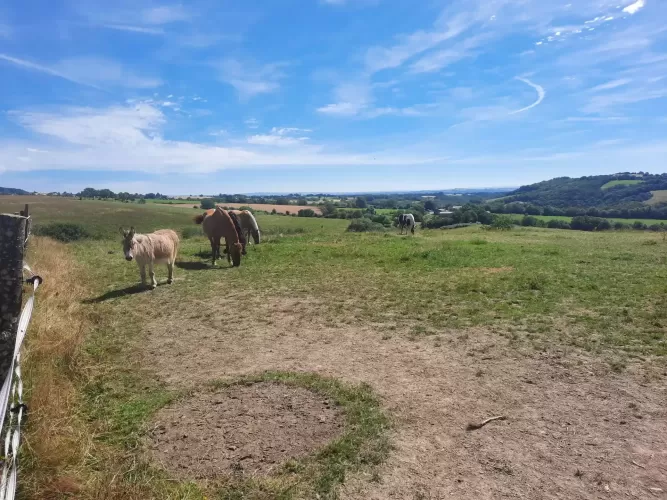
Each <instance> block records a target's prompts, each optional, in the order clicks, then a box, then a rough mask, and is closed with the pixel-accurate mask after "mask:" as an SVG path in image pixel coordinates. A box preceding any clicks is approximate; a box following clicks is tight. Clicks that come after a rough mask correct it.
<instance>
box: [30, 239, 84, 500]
mask: <svg viewBox="0 0 667 500" xmlns="http://www.w3.org/2000/svg"><path fill="white" fill-rule="evenodd" d="M29 261H30V263H31V265H32V267H33V269H34V270H35V272H37V273H38V274H40V275H41V276H42V277H43V278H44V282H43V284H42V286H41V287H40V288H39V290H38V291H37V302H36V304H37V305H36V307H35V312H34V315H33V317H32V321H31V323H30V327H29V330H28V334H27V340H26V347H25V358H24V374H25V379H26V384H27V400H28V402H29V405H30V414H29V420H28V425H27V427H26V433H25V435H24V436H25V441H24V447H23V453H24V456H23V457H22V460H23V465H24V467H23V470H24V471H25V473H23V471H22V478H21V486H22V489H23V494H24V497H25V498H31V499H39V498H53V497H54V494H57V493H70V494H72V493H76V492H78V491H79V489H80V482H79V481H80V477H79V476H80V470H81V469H82V468H83V466H84V462H85V460H86V456H87V454H88V453H89V451H90V449H91V447H92V435H91V433H90V432H89V431H88V429H87V426H86V423H85V422H84V420H83V418H82V417H81V415H80V413H79V412H78V406H79V401H78V393H77V389H76V383H75V379H76V373H77V371H78V370H77V363H78V359H79V353H80V351H81V347H82V343H83V339H84V335H85V333H86V330H87V327H88V325H87V321H86V318H85V315H84V314H83V312H82V310H81V301H80V299H81V298H82V297H83V296H84V287H83V286H82V283H83V280H81V276H80V274H79V272H78V269H77V268H76V266H75V264H74V262H73V260H72V259H71V257H69V255H68V252H67V250H66V246H65V245H64V244H62V243H57V242H55V241H53V240H50V239H47V238H34V239H32V240H31V243H30V248H29Z"/></svg>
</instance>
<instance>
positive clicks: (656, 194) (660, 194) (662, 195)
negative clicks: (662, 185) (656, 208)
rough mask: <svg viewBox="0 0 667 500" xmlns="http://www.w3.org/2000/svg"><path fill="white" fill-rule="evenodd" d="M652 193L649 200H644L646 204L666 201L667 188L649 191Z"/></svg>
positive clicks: (658, 203)
mask: <svg viewBox="0 0 667 500" xmlns="http://www.w3.org/2000/svg"><path fill="white" fill-rule="evenodd" d="M651 194H652V195H653V196H652V197H651V199H650V200H648V201H645V202H644V203H646V204H647V205H660V204H661V203H665V202H667V190H661V191H651Z"/></svg>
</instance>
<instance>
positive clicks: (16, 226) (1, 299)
mask: <svg viewBox="0 0 667 500" xmlns="http://www.w3.org/2000/svg"><path fill="white" fill-rule="evenodd" d="M27 220H28V219H27V218H26V217H23V216H20V215H10V214H0V384H1V383H2V381H4V380H5V377H6V376H7V373H8V372H9V368H10V366H11V363H12V359H13V358H14V346H15V344H16V333H17V329H18V322H19V315H20V314H21V301H22V299H23V252H24V250H25V238H26V224H27Z"/></svg>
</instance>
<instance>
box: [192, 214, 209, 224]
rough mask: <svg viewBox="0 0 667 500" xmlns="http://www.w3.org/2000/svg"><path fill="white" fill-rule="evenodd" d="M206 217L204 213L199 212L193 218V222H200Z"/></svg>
mask: <svg viewBox="0 0 667 500" xmlns="http://www.w3.org/2000/svg"><path fill="white" fill-rule="evenodd" d="M205 217H206V214H205V213H203V214H199V215H198V216H197V217H195V218H194V221H195V224H201V223H202V222H204V218H205Z"/></svg>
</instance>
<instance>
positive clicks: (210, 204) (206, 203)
mask: <svg viewBox="0 0 667 500" xmlns="http://www.w3.org/2000/svg"><path fill="white" fill-rule="evenodd" d="M199 208H202V209H203V210H210V209H211V208H215V201H213V200H212V199H210V198H206V199H203V200H202V201H201V205H200V207H199Z"/></svg>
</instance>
